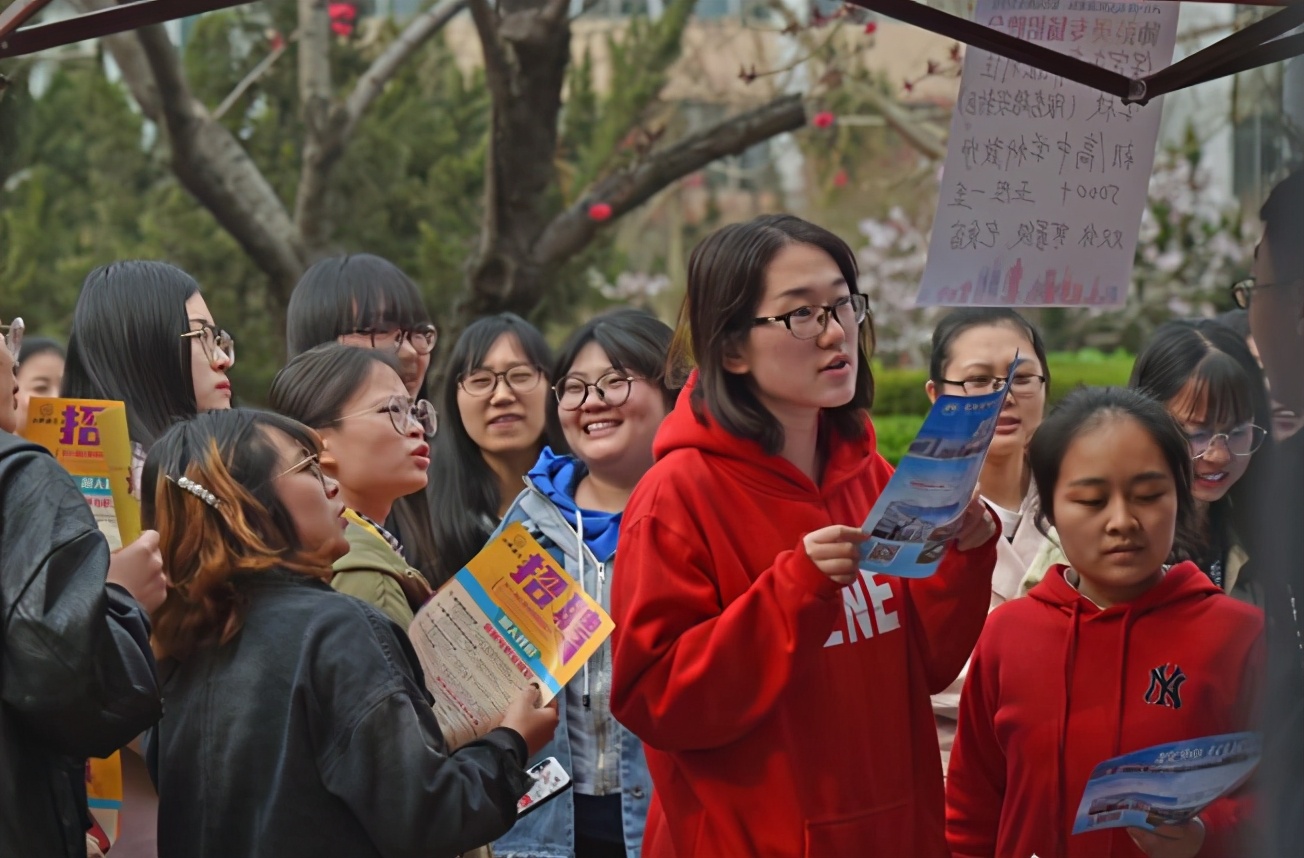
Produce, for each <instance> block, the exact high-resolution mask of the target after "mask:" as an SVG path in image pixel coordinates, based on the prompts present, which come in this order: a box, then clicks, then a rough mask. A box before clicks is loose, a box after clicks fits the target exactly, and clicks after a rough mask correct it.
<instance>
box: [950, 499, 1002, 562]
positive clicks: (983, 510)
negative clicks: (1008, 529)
mask: <svg viewBox="0 0 1304 858" xmlns="http://www.w3.org/2000/svg"><path fill="white" fill-rule="evenodd" d="M996 531H997V525H996V520H995V519H994V518H992V514H991V512H989V511H988V509H987V507H986V506H985V505H984V504H983V502H982V498H980V497H978V492H976V491H975V492H974V494H973V497H971V498H970V499H969V505H968V506H967V507H965V508H964V515H963V516H962V517H961V519H960V529H959V531H957V532H956V534H955V547H956V548H958V549H959V550H960V551H968V550H969V549H971V548H977V547H978V546H979V545H982V544H983V543H985V542H986V541H987V540H989V539H991V538H992V536H993V535H994V534H995V533H996Z"/></svg>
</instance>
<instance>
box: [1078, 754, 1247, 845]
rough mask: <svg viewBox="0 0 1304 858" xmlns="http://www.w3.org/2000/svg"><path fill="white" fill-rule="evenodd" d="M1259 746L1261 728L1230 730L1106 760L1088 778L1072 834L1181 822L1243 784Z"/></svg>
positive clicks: (1146, 828) (1145, 828)
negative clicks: (1242, 731) (1257, 730)
mask: <svg viewBox="0 0 1304 858" xmlns="http://www.w3.org/2000/svg"><path fill="white" fill-rule="evenodd" d="M1261 746H1262V742H1261V739H1260V737H1259V735H1258V734H1257V733H1228V734H1225V735H1222V736H1208V737H1205V738H1203V739H1192V740H1189V741H1186V742H1172V743H1170V744H1167V745H1155V746H1154V747H1151V748H1145V749H1143V750H1140V751H1134V752H1132V753H1130V754H1124V755H1123V756H1121V757H1114V758H1113V759H1110V760H1105V761H1104V762H1103V763H1101V764H1100V765H1098V766H1096V768H1095V769H1094V770H1092V772H1091V778H1090V779H1089V780H1088V781H1087V786H1086V789H1085V790H1084V791H1083V793H1082V803H1081V804H1079V805H1078V813H1077V817H1076V818H1075V819H1074V822H1073V833H1074V834H1082V833H1084V832H1087V831H1097V830H1100V829H1105V828H1140V829H1144V830H1146V831H1153V830H1154V829H1155V828H1157V827H1159V826H1161V825H1180V824H1182V823H1184V822H1186V821H1188V820H1190V819H1192V818H1194V817H1195V816H1196V814H1198V813H1199V812H1200V811H1202V810H1204V809H1205V808H1206V807H1208V806H1209V805H1210V804H1211V803H1213V801H1214V800H1216V799H1219V798H1221V797H1223V796H1225V795H1227V794H1229V793H1231V792H1234V791H1235V790H1236V788H1237V787H1239V786H1240V785H1241V784H1243V783H1245V781H1246V780H1248V779H1249V777H1250V775H1251V774H1252V773H1253V772H1254V769H1255V767H1256V766H1257V765H1258V764H1259V753H1260V750H1261Z"/></svg>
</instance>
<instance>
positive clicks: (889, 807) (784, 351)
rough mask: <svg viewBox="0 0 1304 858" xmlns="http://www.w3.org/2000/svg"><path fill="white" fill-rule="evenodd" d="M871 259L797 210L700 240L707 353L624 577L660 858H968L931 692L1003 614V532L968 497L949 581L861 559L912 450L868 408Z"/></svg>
mask: <svg viewBox="0 0 1304 858" xmlns="http://www.w3.org/2000/svg"><path fill="white" fill-rule="evenodd" d="M857 273H858V272H857V270H856V263H855V257H854V255H853V254H852V252H851V248H850V247H848V246H847V244H846V243H845V242H843V241H842V240H841V239H839V238H838V237H837V236H835V235H833V234H832V233H831V232H829V231H827V230H825V229H822V228H820V227H818V226H815V225H814V224H810V223H807V222H805V221H803V220H800V219H799V218H795V217H792V216H790V215H766V216H763V217H759V218H756V219H755V220H752V221H749V222H747V223H743V224H735V225H733V226H727V227H725V228H723V229H721V230H718V231H717V232H715V233H713V234H712V235H710V236H708V237H707V238H706V239H705V240H704V241H703V242H702V243H701V244H700V245H698V246H697V248H695V249H694V250H693V253H692V256H691V257H690V258H689V263H688V290H687V294H686V296H685V299H684V308H683V310H682V312H681V314H680V330H679V338H678V343H679V346H680V350H679V352H678V355H679V356H681V357H686V351H687V349H686V348H685V347H686V346H688V345H690V344H691V354H693V355H694V356H696V358H697V364H698V369H697V372H696V373H695V374H694V375H693V376H692V377H690V378H689V380H688V389H687V390H686V391H685V393H684V394H681V395H680V397H679V399H678V401H677V403H676V405H675V409H674V411H673V412H671V414H670V416H669V417H667V418H666V421H665V422H664V423H663V424H662V427H661V430H660V432H659V433H658V434H657V437H656V441H655V444H654V447H653V453H654V456H655V458H656V462H655V464H653V465H652V468H651V469H650V470H649V471H648V472H647V474H646V475H645V476H644V477H643V479H642V480H641V481H639V484H638V486H637V488H635V489H634V492H633V495H632V496H631V497H630V500H629V503H628V505H627V506H626V507H625V510H624V518H623V520H622V522H621V529H620V550H619V551H618V552H617V555H616V569H615V574H614V576H613V578H612V614H613V616H614V619H615V621H616V630H615V633H614V635H613V639H612V640H613V643H612V663H613V672H612V685H611V710H612V713H613V714H614V715H615V716H616V718H617V719H618V720H619V721H620V722H621V723H622V724H624V725H625V726H626V727H627V728H629V729H630V731H632V732H633V733H634V734H635V735H637V736H638V737H639V738H640V739H642V740H643V742H644V746H645V752H646V755H647V762H648V768H649V770H650V771H651V773H652V781H653V784H654V786H655V791H654V793H653V798H652V805H651V809H650V811H649V814H648V821H647V835H646V837H645V839H644V845H643V854H644V855H646V856H649V858H660V856H669V855H755V856H766V857H767V858H768V856H774V858H778V856H790V855H913V856H925V858H929V856H939V858H940V856H947V855H949V854H950V853H949V852H948V851H947V848H946V838H945V834H944V825H943V808H942V766H941V758H940V756H939V755H938V748H937V736H936V733H935V732H934V730H933V726H932V725H933V721H932V718H931V717H930V715H931V711H930V706H929V698H928V695H929V694H930V693H936V692H939V691H941V690H943V689H944V688H946V686H947V685H949V684H950V682H951V681H952V680H953V679H954V678H955V676H956V675H957V674H958V673H959V671H960V668H961V667H962V666H963V665H964V661H965V658H966V657H967V656H968V654H969V652H970V650H971V649H972V648H973V645H974V642H975V641H976V640H977V638H978V633H979V631H980V630H981V629H982V625H983V619H984V617H985V616H986V611H987V604H988V595H989V591H990V589H991V578H992V567H993V564H994V562H995V554H996V549H995V541H996V539H997V538H999V530H998V528H997V526H996V524H995V520H994V516H993V515H992V513H991V512H990V511H989V510H987V508H986V507H985V506H983V505H982V504H981V502H979V501H978V500H977V499H970V498H959V499H957V505H956V510H957V512H956V516H955V517H953V518H951V519H948V520H947V521H946V522H940V521H939V522H936V527H935V528H934V532H935V533H939V534H940V533H941V532H943V529H945V536H940V535H939V536H938V537H937V538H938V540H939V543H940V544H939V547H941V546H943V545H945V546H946V548H945V554H944V556H943V558H942V561H941V566H940V568H939V570H938V572H937V573H936V574H935V575H933V576H932V577H930V578H925V579H919V580H912V581H909V582H907V581H906V580H905V579H902V578H889V577H886V576H877V575H872V574H869V573H862V572H860V571H859V566H860V561H859V557H860V551H861V546H862V544H863V543H865V542H866V540H867V537H866V535H865V534H864V533H863V532H862V531H861V529H860V528H861V526H862V524H863V523H864V521H865V518H866V517H867V516H868V515H869V512H870V510H871V509H872V508H873V506H874V503H875V501H876V500H877V499H878V497H879V495H880V494H881V493H882V491H883V488H884V486H885V485H886V484H887V481H888V478H889V477H890V476H891V473H892V468H891V466H890V465H888V463H887V462H886V461H885V460H884V459H883V457H882V456H881V455H879V454H878V452H877V450H876V448H875V444H874V434H873V426H872V425H871V423H870V421H869V416H868V414H867V413H866V409H867V408H868V407H869V405H870V402H871V400H872V397H873V389H874V388H873V380H872V378H871V376H870V368H869V351H870V342H871V337H870V329H869V326H868V325H866V324H865V320H866V319H867V318H868V307H867V306H866V300H865V297H864V296H863V295H862V294H861V293H860V291H859V289H858V286H857ZM952 541H953V542H954V544H952V545H946V543H947V542H952ZM870 547H872V546H870ZM831 714H832V715H833V717H834V719H835V722H834V723H836V718H837V717H839V716H846V717H848V718H850V719H851V720H850V721H848V722H847V725H846V728H845V729H843V728H840V727H838V726H834V725H833V724H831V722H830V720H829V718H830V715H831ZM866 725H872V727H867V726H866Z"/></svg>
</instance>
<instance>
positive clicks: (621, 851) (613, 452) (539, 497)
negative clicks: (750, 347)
mask: <svg viewBox="0 0 1304 858" xmlns="http://www.w3.org/2000/svg"><path fill="white" fill-rule="evenodd" d="M671 335H672V332H671V330H670V328H669V327H668V326H667V325H665V324H664V323H663V322H661V321H659V320H657V319H656V318H655V317H654V316H652V315H651V314H649V313H647V312H644V311H642V310H614V311H611V312H608V313H604V314H602V315H599V316H597V317H595V318H593V319H592V320H590V321H589V322H587V323H586V324H584V325H583V326H582V327H580V328H579V329H577V330H576V331H575V332H574V333H573V334H571V336H570V338H569V339H568V340H567V342H566V344H565V345H564V346H563V347H562V351H561V356H560V357H559V358H558V359H557V363H556V365H555V370H554V377H555V378H556V379H557V382H556V384H554V385H553V391H552V392H553V396H554V400H555V401H554V403H552V406H553V407H552V408H550V409H549V415H548V417H549V421H550V422H551V423H553V425H554V428H555V430H556V431H555V432H554V433H553V434H554V436H555V437H558V438H559V439H560V440H564V444H565V447H568V448H569V450H570V453H569V454H563V453H562V452H560V451H558V452H554V450H553V449H552V448H549V447H544V448H543V452H542V453H541V454H540V456H539V460H538V462H536V463H535V465H534V467H533V468H532V469H531V470H530V472H529V473H528V474H527V475H526V478H525V482H526V488H525V491H523V492H521V493H520V494H519V495H518V496H517V497H516V500H515V501H514V502H513V504H512V506H511V508H510V509H509V510H508V511H507V515H506V516H505V517H504V518H503V524H502V525H500V529H501V527H506V526H507V525H508V524H511V523H513V522H522V523H523V524H525V526H526V527H527V528H528V529H529V530H530V532H531V534H532V535H533V536H534V537H535V538H536V539H538V540H539V541H540V543H541V544H542V545H544V546H545V547H547V548H548V549H549V550H550V551H551V552H552V553H553V555H554V556H555V557H556V559H557V561H558V562H559V563H562V564H563V565H564V566H565V568H566V571H567V572H569V573H570V574H571V576H572V577H573V578H575V580H577V581H579V582H580V584H581V586H583V587H584V589H585V590H586V591H587V592H588V593H589V594H590V595H592V596H593V597H594V598H595V599H598V600H599V601H600V602H601V603H602V604H603V606H604V607H607V608H608V610H610V604H611V580H612V576H611V569H612V562H613V560H614V558H615V556H616V552H617V550H618V540H617V536H618V533H619V530H620V522H621V517H622V514H623V511H624V509H625V504H626V503H628V502H629V496H630V494H631V493H632V492H633V490H634V486H635V485H636V484H637V483H638V481H639V480H640V479H641V478H642V477H643V474H645V473H646V472H647V470H648V468H650V467H651V466H652V439H653V437H654V436H655V435H656V432H657V429H658V428H659V427H660V426H661V422H662V420H664V419H665V416H666V414H667V413H668V412H669V411H670V409H671V408H673V407H674V401H675V394H676V388H673V387H671V386H670V385H669V384H668V383H667V381H666V378H665V365H666V353H667V350H668V349H669V347H670V338H671ZM558 446H559V447H560V446H561V444H559V445H558ZM610 688H611V648H610V645H609V644H604V645H603V646H602V647H601V648H600V649H599V650H598V651H597V653H596V654H595V655H594V656H593V658H591V659H590V660H589V661H588V662H586V663H585V665H584V669H583V671H582V672H581V674H580V675H579V676H578V677H576V678H575V679H574V680H573V681H572V682H571V683H570V684H569V685H568V686H567V687H566V690H565V693H564V694H563V695H561V697H560V698H559V700H560V716H561V724H560V725H559V726H558V729H557V732H556V735H555V736H554V737H553V740H552V742H550V743H549V744H548V746H547V747H545V748H544V749H543V750H542V751H540V752H539V755H538V757H539V759H544V758H547V757H557V759H558V760H559V761H560V762H561V764H562V766H563V767H564V768H565V769H566V771H568V772H570V773H571V777H572V779H573V782H574V789H573V790H571V791H568V792H567V793H566V794H565V795H563V796H562V797H561V798H558V799H556V800H555V801H552V802H550V803H549V804H547V805H546V806H544V807H542V808H540V809H539V810H538V811H536V812H535V813H533V814H532V815H530V816H528V817H526V818H525V819H523V820H521V822H520V823H519V824H517V825H516V827H514V828H513V829H512V830H511V831H510V832H508V834H507V836H506V837H504V838H503V839H502V840H499V841H498V842H497V843H495V844H494V854H495V855H498V856H521V858H524V856H564V855H575V856H576V858H606V856H611V858H636V856H637V855H638V854H639V848H640V846H641V844H642V841H643V823H644V820H645V819H646V818H647V811H648V803H649V800H650V799H651V796H652V780H651V776H650V775H649V774H648V771H647V762H646V760H645V759H644V756H643V746H642V743H641V742H640V741H639V740H638V738H637V737H635V736H634V735H633V734H632V733H630V732H629V731H628V730H626V729H625V728H624V727H622V726H621V725H620V724H619V723H618V722H617V721H616V720H615V719H614V718H612V716H611V705H610V695H609V692H610Z"/></svg>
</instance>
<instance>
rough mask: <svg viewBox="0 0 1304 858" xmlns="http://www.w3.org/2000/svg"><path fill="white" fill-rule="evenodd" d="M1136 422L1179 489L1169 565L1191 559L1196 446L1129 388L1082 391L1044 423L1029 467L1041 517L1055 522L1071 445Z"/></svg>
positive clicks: (1030, 450)
mask: <svg viewBox="0 0 1304 858" xmlns="http://www.w3.org/2000/svg"><path fill="white" fill-rule="evenodd" d="M1119 418H1125V419H1130V420H1134V421H1136V423H1137V424H1138V425H1140V426H1141V428H1142V429H1144V430H1145V431H1146V433H1147V434H1149V435H1150V437H1151V438H1153V439H1154V442H1155V444H1156V445H1157V446H1158V447H1159V451H1160V453H1162V454H1163V457H1164V461H1165V462H1167V463H1168V469H1169V471H1170V472H1172V475H1173V483H1174V485H1175V486H1176V488H1177V521H1176V528H1175V533H1174V535H1173V555H1172V556H1171V557H1170V560H1173V561H1176V560H1179V559H1187V558H1188V557H1189V554H1188V553H1187V551H1186V546H1189V545H1191V544H1192V543H1193V541H1194V540H1195V539H1196V538H1197V537H1196V528H1197V524H1196V511H1195V498H1194V497H1193V496H1192V495H1191V482H1192V479H1193V477H1192V469H1191V447H1190V443H1189V442H1188V441H1187V438H1186V433H1185V432H1183V431H1182V427H1180V426H1179V425H1177V421H1176V420H1174V419H1173V416H1172V415H1171V414H1169V413H1168V411H1167V409H1165V408H1164V407H1163V406H1162V405H1160V404H1159V403H1158V402H1156V401H1155V400H1153V399H1151V398H1150V397H1148V396H1145V395H1144V394H1142V393H1139V392H1137V391H1135V390H1131V389H1129V388H1126V387H1079V388H1077V389H1076V390H1073V391H1071V392H1070V393H1069V394H1068V396H1066V397H1064V399H1063V400H1062V401H1061V402H1060V403H1059V405H1058V406H1056V407H1055V409H1054V410H1053V411H1051V413H1050V416H1049V417H1047V418H1046V419H1045V420H1043V421H1042V423H1041V425H1040V426H1039V427H1037V431H1036V432H1035V433H1034V434H1033V436H1032V442H1031V443H1030V444H1029V445H1028V462H1029V464H1030V466H1031V467H1032V479H1033V482H1034V483H1035V484H1036V486H1037V497H1038V499H1039V500H1040V507H1041V511H1040V513H1039V518H1040V519H1042V522H1048V523H1050V524H1052V525H1053V524H1054V523H1055V486H1056V484H1057V483H1058V482H1059V475H1060V466H1061V465H1062V464H1063V462H1064V454H1065V453H1066V452H1067V451H1068V448H1069V445H1070V444H1072V443H1073V441H1074V440H1076V439H1077V438H1078V437H1079V436H1081V435H1085V434H1086V433H1088V432H1091V431H1092V430H1094V429H1096V428H1097V427H1099V426H1100V425H1101V424H1102V423H1104V422H1105V421H1106V420H1109V419H1119Z"/></svg>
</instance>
